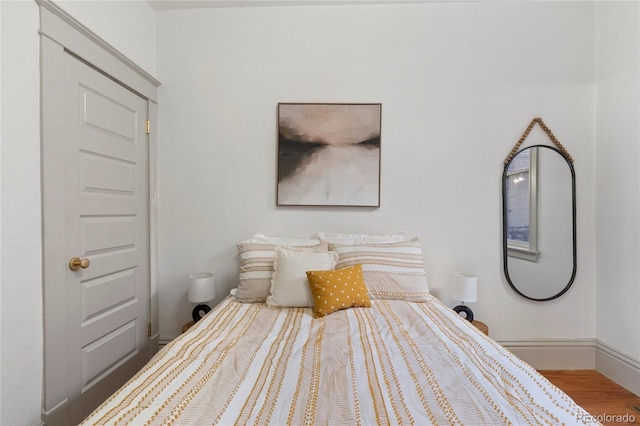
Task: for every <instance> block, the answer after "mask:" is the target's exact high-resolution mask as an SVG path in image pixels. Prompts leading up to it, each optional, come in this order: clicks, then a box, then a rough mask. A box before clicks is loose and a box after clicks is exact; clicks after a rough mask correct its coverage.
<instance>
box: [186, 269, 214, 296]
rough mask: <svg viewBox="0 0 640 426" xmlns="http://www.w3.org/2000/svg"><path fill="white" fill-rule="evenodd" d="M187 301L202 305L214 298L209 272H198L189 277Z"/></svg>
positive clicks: (212, 282)
mask: <svg viewBox="0 0 640 426" xmlns="http://www.w3.org/2000/svg"><path fill="white" fill-rule="evenodd" d="M189 280H191V284H190V285H189V301H190V302H195V303H204V302H208V301H210V300H213V299H214V298H215V297H216V287H215V283H214V281H213V274H212V273H211V272H199V273H197V274H191V275H189Z"/></svg>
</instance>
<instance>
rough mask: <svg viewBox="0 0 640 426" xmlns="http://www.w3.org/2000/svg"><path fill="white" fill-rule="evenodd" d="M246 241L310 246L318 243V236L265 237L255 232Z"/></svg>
mask: <svg viewBox="0 0 640 426" xmlns="http://www.w3.org/2000/svg"><path fill="white" fill-rule="evenodd" d="M248 242H252V243H262V244H275V245H278V246H310V245H313V244H318V243H320V240H319V239H318V238H314V237H312V238H289V237H267V236H266V235H264V234H255V235H254V236H253V237H251V239H250V240H248Z"/></svg>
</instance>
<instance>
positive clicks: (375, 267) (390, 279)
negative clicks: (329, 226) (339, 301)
mask: <svg viewBox="0 0 640 426" xmlns="http://www.w3.org/2000/svg"><path fill="white" fill-rule="evenodd" d="M329 249H330V250H331V251H333V252H335V253H337V254H338V264H337V265H336V268H345V267H348V266H353V265H357V264H360V265H362V273H363V276H364V280H365V282H366V283H367V288H368V289H369V297H371V298H372V299H397V300H406V301H409V302H424V301H427V300H428V299H429V286H428V284H427V273H426V271H425V269H424V259H423V255H422V249H421V247H420V240H419V239H418V238H413V239H411V240H409V241H402V242H397V243H387V244H350V245H343V244H329Z"/></svg>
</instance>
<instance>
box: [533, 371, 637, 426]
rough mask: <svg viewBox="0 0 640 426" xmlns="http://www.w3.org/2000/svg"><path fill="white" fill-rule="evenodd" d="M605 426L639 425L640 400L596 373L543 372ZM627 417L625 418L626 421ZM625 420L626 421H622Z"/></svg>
mask: <svg viewBox="0 0 640 426" xmlns="http://www.w3.org/2000/svg"><path fill="white" fill-rule="evenodd" d="M539 373H540V374H542V375H543V376H545V377H546V378H547V379H548V380H549V381H550V382H551V383H553V384H554V385H556V386H557V387H559V388H560V389H562V390H563V391H564V392H565V393H566V394H567V395H569V396H570V397H571V398H572V399H573V400H574V401H575V402H576V403H577V404H578V405H580V406H581V407H582V408H584V409H585V410H587V411H588V412H589V413H591V414H592V415H594V416H602V418H598V420H599V421H600V422H601V423H602V424H604V425H623V424H640V412H638V411H635V410H634V409H633V408H632V407H634V406H637V407H638V408H639V409H640V397H639V396H638V395H634V394H633V393H631V392H629V391H628V390H626V389H625V388H623V387H622V386H620V385H618V384H617V383H615V382H614V381H612V380H610V379H608V378H607V377H605V376H604V375H602V374H600V373H598V372H597V371H595V370H540V371H539ZM625 414H626V417H625ZM620 420H626V421H620Z"/></svg>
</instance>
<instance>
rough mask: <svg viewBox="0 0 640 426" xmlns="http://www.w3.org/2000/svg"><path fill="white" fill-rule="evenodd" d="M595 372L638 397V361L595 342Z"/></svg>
mask: <svg viewBox="0 0 640 426" xmlns="http://www.w3.org/2000/svg"><path fill="white" fill-rule="evenodd" d="M595 352H596V356H595V358H596V370H598V371H599V372H600V373H602V374H604V375H605V376H607V377H608V378H610V379H611V380H613V381H614V382H616V383H618V384H619V385H620V386H622V387H624V388H626V389H628V390H630V391H631V392H633V393H635V394H636V395H640V360H638V359H636V358H633V357H631V356H629V355H627V354H625V353H623V352H620V351H619V350H617V349H614V348H612V347H611V346H609V345H607V344H606V343H604V342H603V341H601V340H597V339H596V341H595Z"/></svg>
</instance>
